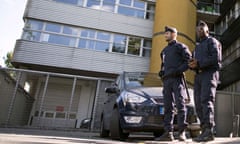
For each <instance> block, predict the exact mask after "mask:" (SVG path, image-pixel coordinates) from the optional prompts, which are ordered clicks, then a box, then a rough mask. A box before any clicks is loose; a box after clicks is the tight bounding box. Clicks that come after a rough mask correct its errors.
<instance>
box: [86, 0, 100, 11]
mask: <svg viewBox="0 0 240 144" xmlns="http://www.w3.org/2000/svg"><path fill="white" fill-rule="evenodd" d="M87 7H91V8H93V9H100V0H88V1H87Z"/></svg>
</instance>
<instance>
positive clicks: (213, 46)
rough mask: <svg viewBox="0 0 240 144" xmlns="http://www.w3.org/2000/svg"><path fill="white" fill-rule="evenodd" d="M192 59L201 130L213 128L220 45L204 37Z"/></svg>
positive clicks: (213, 39) (214, 40) (195, 97)
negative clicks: (194, 61)
mask: <svg viewBox="0 0 240 144" xmlns="http://www.w3.org/2000/svg"><path fill="white" fill-rule="evenodd" d="M193 57H194V58H195V59H196V60H197V61H198V66H197V68H196V76H195V82H194V101H195V106H196V111H197V114H198V117H199V119H200V122H201V127H202V128H210V129H211V128H213V127H214V125H215V123H214V102H215V94H216V88H217V85H218V81H219V72H218V70H219V69H220V68H221V61H222V52H221V44H220V43H219V42H218V41H217V40H216V39H215V38H212V37H206V38H204V39H202V40H201V41H200V43H199V44H198V45H197V46H196V48H195V50H194V53H193Z"/></svg>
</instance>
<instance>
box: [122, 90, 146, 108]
mask: <svg viewBox="0 0 240 144" xmlns="http://www.w3.org/2000/svg"><path fill="white" fill-rule="evenodd" d="M146 100H147V99H146V98H144V97H142V96H139V95H137V94H134V93H131V92H125V93H124V95H123V103H124V105H126V103H142V102H144V101H146Z"/></svg>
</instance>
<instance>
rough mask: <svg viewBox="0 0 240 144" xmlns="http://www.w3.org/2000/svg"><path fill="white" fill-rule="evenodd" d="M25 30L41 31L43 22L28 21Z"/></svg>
mask: <svg viewBox="0 0 240 144" xmlns="http://www.w3.org/2000/svg"><path fill="white" fill-rule="evenodd" d="M25 28H27V29H31V30H42V28H43V22H40V21H36V20H28V21H27V23H26V26H25Z"/></svg>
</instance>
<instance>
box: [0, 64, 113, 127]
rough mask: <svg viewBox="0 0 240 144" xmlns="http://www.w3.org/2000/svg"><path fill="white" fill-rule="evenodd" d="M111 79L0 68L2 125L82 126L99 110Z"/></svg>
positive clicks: (95, 117) (94, 119)
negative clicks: (82, 123) (84, 121)
mask: <svg viewBox="0 0 240 144" xmlns="http://www.w3.org/2000/svg"><path fill="white" fill-rule="evenodd" d="M111 83H112V80H111V79H103V78H94V77H84V76H77V75H67V74H59V73H48V72H40V71H30V70H23V69H8V68H0V97H1V101H0V109H1V113H0V125H4V126H31V127H47V128H51V127H53V128H64V129H69V128H80V125H81V121H82V120H84V119H86V118H89V119H91V120H92V121H91V128H94V129H97V128H99V120H100V117H99V113H101V110H102V101H103V100H104V99H105V97H107V96H106V95H105V93H104V89H105V87H106V86H109V85H110V84H111Z"/></svg>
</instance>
